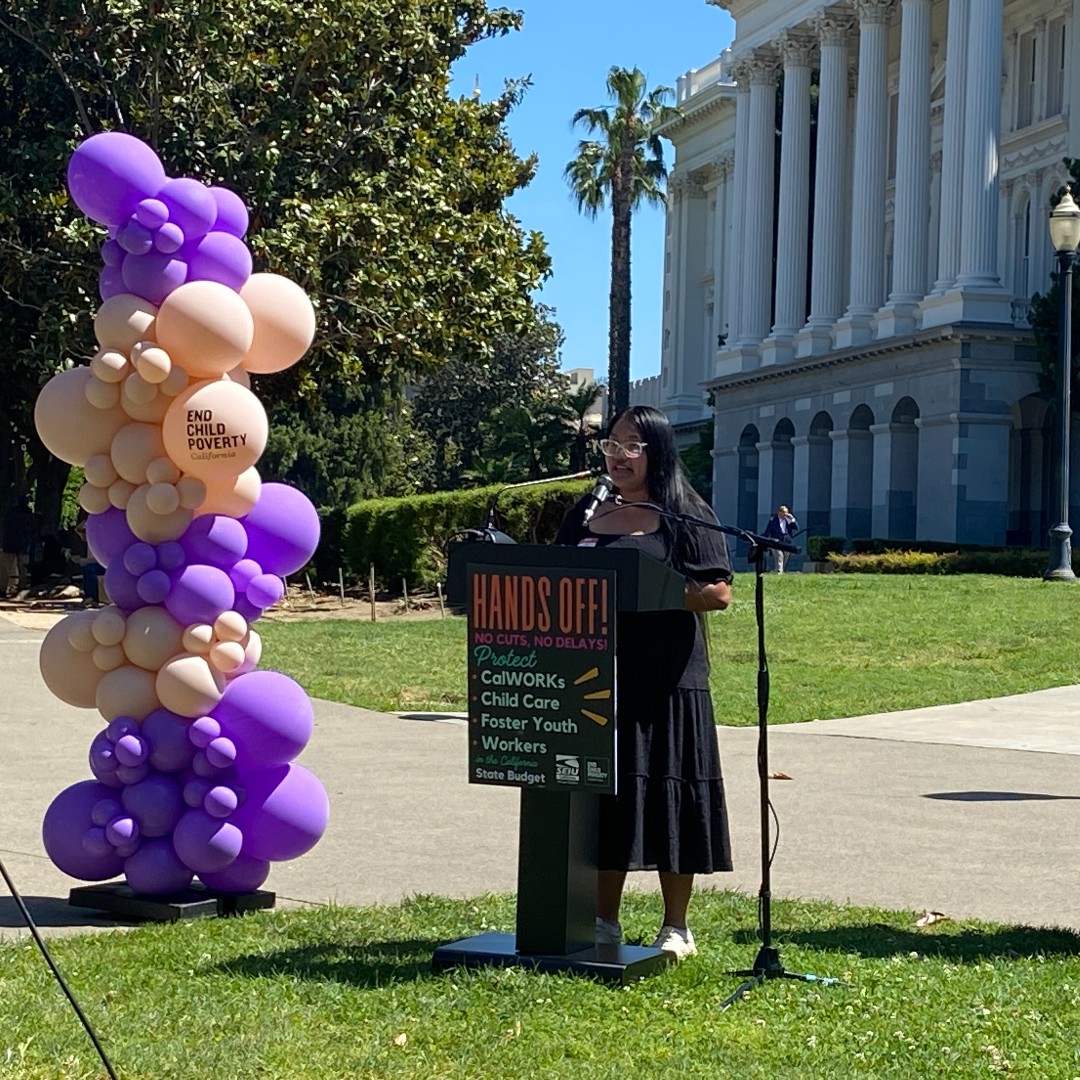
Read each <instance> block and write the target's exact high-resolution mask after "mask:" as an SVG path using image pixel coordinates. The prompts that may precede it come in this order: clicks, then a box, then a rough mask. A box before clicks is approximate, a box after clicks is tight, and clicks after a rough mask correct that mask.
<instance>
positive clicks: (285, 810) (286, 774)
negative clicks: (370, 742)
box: [230, 672, 330, 861]
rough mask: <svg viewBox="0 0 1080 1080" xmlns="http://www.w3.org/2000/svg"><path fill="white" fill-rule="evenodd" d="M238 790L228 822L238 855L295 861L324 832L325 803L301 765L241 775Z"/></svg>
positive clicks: (312, 777) (323, 794) (319, 787)
mask: <svg viewBox="0 0 1080 1080" xmlns="http://www.w3.org/2000/svg"><path fill="white" fill-rule="evenodd" d="M251 674H252V675H254V674H256V673H255V672H252V673H251ZM244 678H250V676H244ZM240 786H241V787H242V788H243V792H244V795H243V800H242V802H241V804H240V807H239V809H238V810H237V811H236V813H235V814H233V816H232V817H231V818H230V820H231V821H232V822H233V823H234V824H235V825H236V827H237V828H238V829H239V830H240V831H241V832H242V833H243V834H244V854H246V855H250V856H252V857H253V858H256V859H270V860H271V861H274V860H278V859H295V858H297V857H298V856H300V855H303V854H304V852H305V851H310V850H311V849H312V848H313V847H314V846H315V845H316V844H317V843H318V842H319V838H320V837H321V836H322V834H323V833H324V832H325V831H326V825H327V822H328V821H329V820H330V800H329V799H328V798H327V797H326V789H325V788H324V787H323V786H322V784H321V783H319V780H318V778H317V777H316V776H315V775H314V774H313V773H310V772H309V771H308V770H307V769H305V768H304V767H303V765H297V764H296V763H295V762H293V763H292V764H291V765H275V766H274V767H272V768H269V769H259V770H256V771H254V772H244V773H243V774H242V775H241V777H240Z"/></svg>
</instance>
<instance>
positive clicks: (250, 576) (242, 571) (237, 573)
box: [196, 518, 263, 596]
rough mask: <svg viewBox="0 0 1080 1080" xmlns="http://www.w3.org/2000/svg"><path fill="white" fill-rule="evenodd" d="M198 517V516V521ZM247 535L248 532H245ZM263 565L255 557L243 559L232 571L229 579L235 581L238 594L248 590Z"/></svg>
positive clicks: (234, 585)
mask: <svg viewBox="0 0 1080 1080" xmlns="http://www.w3.org/2000/svg"><path fill="white" fill-rule="evenodd" d="M197 520H198V518H196V521H197ZM244 535H245V536H246V535H247V533H245V534H244ZM262 572H263V571H262V567H261V566H260V565H259V564H258V563H257V562H256V561H255V560H254V559H241V560H240V561H239V562H238V563H237V564H236V565H235V566H234V567H233V568H232V569H231V570H230V571H229V580H230V581H231V582H232V583H233V587H234V588H235V589H236V592H237V595H238V596H243V594H244V593H245V592H247V587H248V586H249V585H250V584H251V583H252V582H253V581H254V580H255V578H257V577H258V576H259V575H260V574H261V573H262Z"/></svg>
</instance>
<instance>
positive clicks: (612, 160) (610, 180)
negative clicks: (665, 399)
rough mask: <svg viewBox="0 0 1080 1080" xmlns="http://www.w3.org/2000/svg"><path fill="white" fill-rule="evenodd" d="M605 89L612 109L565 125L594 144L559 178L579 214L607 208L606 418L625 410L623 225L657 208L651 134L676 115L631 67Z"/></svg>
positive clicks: (656, 151)
mask: <svg viewBox="0 0 1080 1080" xmlns="http://www.w3.org/2000/svg"><path fill="white" fill-rule="evenodd" d="M607 90H608V96H609V97H610V98H611V99H612V101H613V104H611V105H606V106H602V107H600V108H593V109H578V111H577V112H576V113H574V118H573V125H574V126H575V127H578V126H581V127H583V128H584V129H585V130H586V131H587V132H588V133H589V134H590V135H594V136H595V138H591V139H583V140H581V142H579V143H578V152H577V156H576V157H575V158H574V159H573V160H572V161H571V162H570V163H569V164H568V165H567V166H566V170H565V176H566V179H567V182H568V183H569V185H570V189H571V191H572V192H573V195H574V198H575V200H576V202H577V206H578V210H579V211H580V212H582V213H584V214H586V215H587V216H588V217H590V218H595V217H596V216H597V214H598V213H599V212H600V211H601V210H602V209H604V206H605V204H606V203H610V205H611V291H610V294H609V305H608V394H609V397H608V410H609V413H610V414H611V415H614V414H615V413H617V412H620V411H621V410H623V409H625V408H626V407H627V405H629V403H630V222H631V219H632V217H633V214H634V210H635V209H637V207H638V206H640V205H641V203H642V202H646V203H649V204H650V205H652V206H659V205H662V204H663V202H664V190H663V182H664V178H665V177H666V176H667V169H666V167H665V165H664V150H663V146H662V144H661V142H660V135H659V133H658V130H659V128H660V126H661V125H663V124H666V123H669V122H670V121H671V120H673V119H675V118H676V117H678V116H679V110H678V109H676V108H674V107H672V106H670V105H668V104H667V102H668V99H670V98H671V97H672V96H673V92H672V90H671V89H670V87H667V86H658V87H656V88H654V89H652V90H648V89H647V88H646V83H645V76H644V74H642V72H641V71H639V70H638V69H637V68H633V69H632V70H627V69H626V68H620V67H613V68H612V69H611V70H610V71H609V72H608V77H607Z"/></svg>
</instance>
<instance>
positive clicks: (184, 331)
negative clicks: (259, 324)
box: [156, 281, 255, 379]
mask: <svg viewBox="0 0 1080 1080" xmlns="http://www.w3.org/2000/svg"><path fill="white" fill-rule="evenodd" d="M156 330H157V332H156V337H157V342H158V344H159V345H160V346H161V347H162V348H163V349H164V350H165V351H166V352H167V353H168V354H169V356H170V357H171V358H172V362H173V363H174V364H179V365H180V367H182V368H183V369H184V370H185V371H186V372H187V373H188V374H189V375H191V376H193V377H195V378H197V379H212V378H216V377H218V376H220V375H224V374H225V372H226V371H228V370H229V368H233V367H236V365H237V364H239V363H240V362H241V361H242V360H243V359H244V356H245V354H246V353H247V351H248V350H249V349H250V348H251V342H252V339H253V337H254V335H255V324H254V321H253V319H252V317H251V312H250V311H249V310H248V306H247V304H245V303H244V301H243V300H241V299H240V297H239V296H238V295H237V294H236V293H235V292H233V290H232V289H230V288H229V287H228V286H227V285H221V284H219V283H218V282H216V281H189V282H188V283H187V284H186V285H181V286H180V288H178V289H174V290H173V291H172V292H171V293H169V295H168V296H167V297H166V298H165V300H164V301H163V302H162V305H161V310H160V311H159V312H158V320H157V328H156Z"/></svg>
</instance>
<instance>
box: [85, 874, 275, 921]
mask: <svg viewBox="0 0 1080 1080" xmlns="http://www.w3.org/2000/svg"><path fill="white" fill-rule="evenodd" d="M276 900H277V896H276V894H275V893H272V892H266V891H265V890H263V889H255V890H254V891H253V892H248V893H237V894H232V893H217V892H213V891H211V890H210V889H208V888H206V886H205V885H200V884H199V883H198V882H194V883H192V885H191V886H190V887H189V888H187V889H184V891H183V892H178V893H169V894H167V895H165V896H147V895H145V894H144V893H137V892H135V890H134V889H132V888H131V886H130V885H125V884H123V883H122V882H119V881H109V882H106V883H105V884H104V885H82V886H79V887H78V888H75V889H72V890H71V892H70V893H69V894H68V903H69V904H71V905H72V906H73V907H84V908H92V909H94V910H95V911H106V912H108V913H109V914H110V915H116V916H118V917H119V918H121V919H131V920H139V919H144V920H147V921H150V922H177V921H178V920H180V919H214V918H218V917H220V916H223V915H242V914H244V912H247V911H259V910H261V909H263V908H272V907H273V906H274V903H275V902H276Z"/></svg>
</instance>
